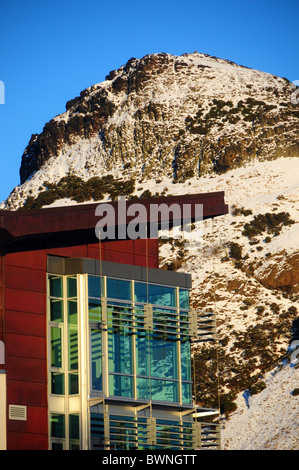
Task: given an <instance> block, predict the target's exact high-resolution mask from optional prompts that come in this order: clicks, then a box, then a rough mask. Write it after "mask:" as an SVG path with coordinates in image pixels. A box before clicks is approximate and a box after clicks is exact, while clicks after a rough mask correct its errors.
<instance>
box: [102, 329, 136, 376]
mask: <svg viewBox="0 0 299 470" xmlns="http://www.w3.org/2000/svg"><path fill="white" fill-rule="evenodd" d="M108 361H109V372H119V373H123V374H131V373H132V370H133V350H132V336H131V335H127V334H125V333H109V336H108Z"/></svg>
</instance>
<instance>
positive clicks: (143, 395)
mask: <svg viewBox="0 0 299 470" xmlns="http://www.w3.org/2000/svg"><path fill="white" fill-rule="evenodd" d="M137 398H139V399H141V400H149V399H150V398H151V397H150V379H149V378H144V377H137Z"/></svg>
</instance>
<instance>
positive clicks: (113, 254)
mask: <svg viewBox="0 0 299 470" xmlns="http://www.w3.org/2000/svg"><path fill="white" fill-rule="evenodd" d="M102 259H103V260H104V261H112V262H114V263H123V264H134V257H133V254H131V253H123V252H121V251H110V250H105V252H104V253H103V257H102Z"/></svg>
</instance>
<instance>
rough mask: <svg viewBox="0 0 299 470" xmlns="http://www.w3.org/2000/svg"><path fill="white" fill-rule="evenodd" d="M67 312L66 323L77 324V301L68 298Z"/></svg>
mask: <svg viewBox="0 0 299 470" xmlns="http://www.w3.org/2000/svg"><path fill="white" fill-rule="evenodd" d="M67 313H68V323H69V325H77V322H78V317H77V301H76V300H68V301H67Z"/></svg>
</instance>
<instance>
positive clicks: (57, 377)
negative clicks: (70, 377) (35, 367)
mask: <svg viewBox="0 0 299 470" xmlns="http://www.w3.org/2000/svg"><path fill="white" fill-rule="evenodd" d="M51 393H52V394H53V395H64V374H60V373H56V372H52V373H51Z"/></svg>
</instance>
